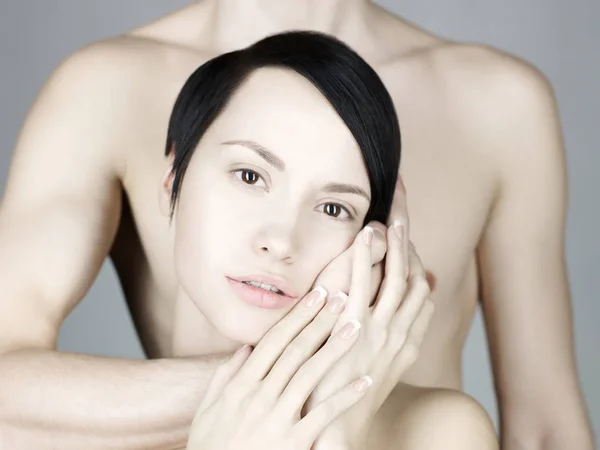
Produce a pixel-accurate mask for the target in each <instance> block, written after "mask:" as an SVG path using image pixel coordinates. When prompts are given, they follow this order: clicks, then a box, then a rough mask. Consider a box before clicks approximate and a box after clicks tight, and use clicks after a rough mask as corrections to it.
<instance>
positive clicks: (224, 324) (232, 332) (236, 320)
mask: <svg viewBox="0 0 600 450" xmlns="http://www.w3.org/2000/svg"><path fill="white" fill-rule="evenodd" d="M244 316H245V317H244ZM212 323H213V325H214V327H215V328H216V329H217V331H218V332H219V334H221V335H222V336H223V337H225V338H226V339H229V340H231V341H234V342H236V343H238V344H240V345H244V344H250V345H256V344H258V342H259V341H260V340H261V339H262V338H263V336H264V335H265V334H266V332H267V331H268V329H269V328H270V326H266V327H264V326H263V327H261V326H259V325H258V323H256V322H253V321H252V320H250V319H249V318H248V315H244V314H235V315H234V314H228V315H227V317H222V316H221V317H219V318H218V319H217V320H214V321H212Z"/></svg>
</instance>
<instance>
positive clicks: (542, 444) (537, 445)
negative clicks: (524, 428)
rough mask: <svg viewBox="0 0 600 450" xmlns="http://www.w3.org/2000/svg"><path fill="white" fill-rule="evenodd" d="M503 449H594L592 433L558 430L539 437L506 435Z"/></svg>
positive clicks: (503, 440)
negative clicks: (571, 432) (573, 432)
mask: <svg viewBox="0 0 600 450" xmlns="http://www.w3.org/2000/svg"><path fill="white" fill-rule="evenodd" d="M500 448H501V450H565V449H569V450H571V449H573V450H594V448H595V447H594V442H593V439H592V435H591V433H588V432H587V430H586V431H583V430H582V433H576V434H570V433H568V432H562V431H557V432H555V433H549V434H547V435H540V436H539V437H537V438H534V437H531V438H526V439H525V438H521V437H512V436H506V437H503V438H502V445H501V447H500Z"/></svg>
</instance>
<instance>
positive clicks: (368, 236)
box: [363, 227, 373, 245]
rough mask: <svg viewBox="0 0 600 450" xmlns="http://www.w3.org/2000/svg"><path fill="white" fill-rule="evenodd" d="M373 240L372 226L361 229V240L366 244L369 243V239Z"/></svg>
mask: <svg viewBox="0 0 600 450" xmlns="http://www.w3.org/2000/svg"><path fill="white" fill-rule="evenodd" d="M372 240H373V228H371V227H365V229H364V231H363V242H364V243H365V244H367V245H371V241H372Z"/></svg>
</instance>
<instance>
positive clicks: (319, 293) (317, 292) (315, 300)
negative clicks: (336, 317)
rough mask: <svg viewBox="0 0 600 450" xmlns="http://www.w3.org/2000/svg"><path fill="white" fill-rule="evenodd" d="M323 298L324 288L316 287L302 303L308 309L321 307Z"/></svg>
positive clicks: (325, 295)
mask: <svg viewBox="0 0 600 450" xmlns="http://www.w3.org/2000/svg"><path fill="white" fill-rule="evenodd" d="M325 297H327V291H326V290H325V288H324V287H323V286H317V287H315V288H314V289H313V290H312V291H311V292H310V293H309V294H308V295H307V296H306V298H305V299H304V303H305V304H306V306H308V307H309V308H312V307H316V306H321V305H322V304H323V300H325Z"/></svg>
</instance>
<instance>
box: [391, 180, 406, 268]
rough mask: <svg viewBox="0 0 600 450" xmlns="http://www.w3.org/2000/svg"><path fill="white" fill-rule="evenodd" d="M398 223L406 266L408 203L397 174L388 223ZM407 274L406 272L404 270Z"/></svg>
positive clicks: (401, 181)
mask: <svg viewBox="0 0 600 450" xmlns="http://www.w3.org/2000/svg"><path fill="white" fill-rule="evenodd" d="M394 223H398V224H399V226H400V231H401V233H402V234H403V236H404V237H403V241H404V242H403V246H404V253H403V255H404V258H405V259H404V264H405V267H408V242H409V239H410V220H409V218H408V203H407V199H406V188H405V186H404V183H403V180H402V177H401V176H400V174H398V180H397V182H396V190H395V191H394V198H393V200H392V207H391V210H390V215H389V222H388V225H391V224H394ZM406 276H408V272H406Z"/></svg>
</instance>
